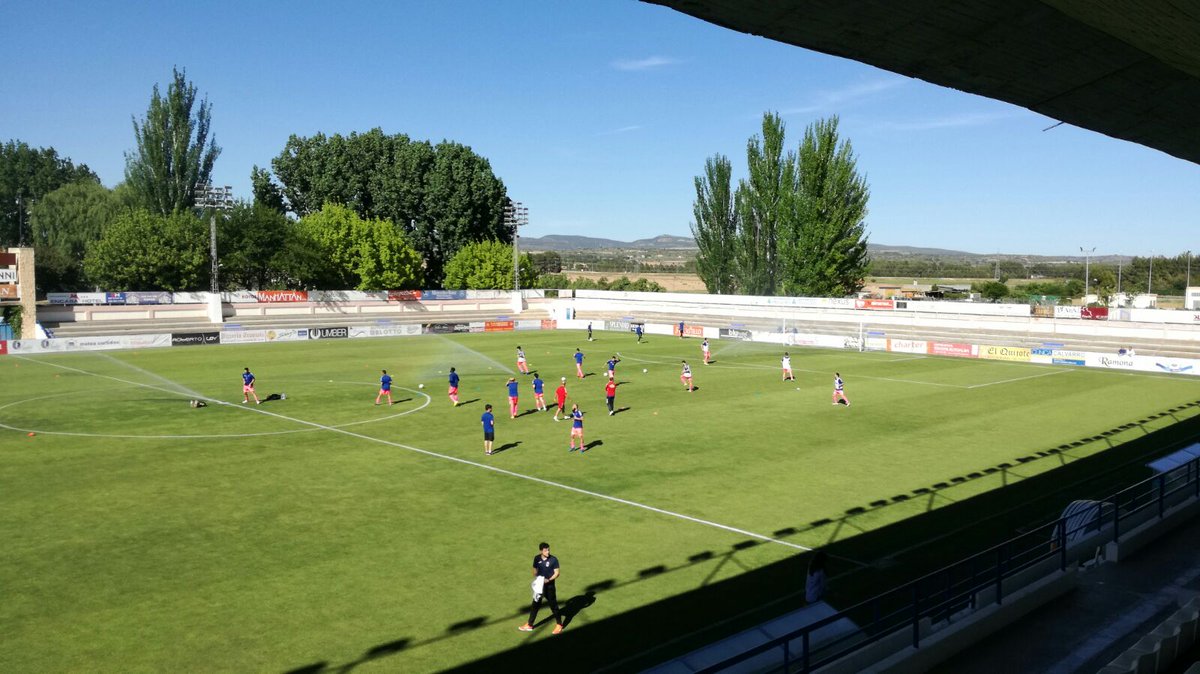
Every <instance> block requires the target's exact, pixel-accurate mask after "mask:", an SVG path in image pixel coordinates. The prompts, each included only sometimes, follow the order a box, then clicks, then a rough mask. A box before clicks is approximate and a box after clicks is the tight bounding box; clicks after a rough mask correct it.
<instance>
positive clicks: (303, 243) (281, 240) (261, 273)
mask: <svg viewBox="0 0 1200 674" xmlns="http://www.w3.org/2000/svg"><path fill="white" fill-rule="evenodd" d="M217 230H218V231H217V246H218V255H219V257H220V260H221V288H223V289H243V288H244V289H250V290H258V289H263V288H293V287H295V288H302V287H306V286H307V282H308V281H310V280H311V278H313V277H314V276H319V275H320V272H319V271H317V270H320V269H321V268H323V267H324V263H323V260H322V258H321V257H320V255H319V252H318V251H317V250H316V246H315V245H314V244H313V243H312V242H311V241H310V240H309V239H308V238H307V237H306V236H305V234H304V233H303V232H302V231H301V227H300V225H299V223H297V222H296V221H294V220H291V219H289V218H288V217H287V216H285V215H284V214H282V213H280V212H278V211H276V210H274V209H272V208H270V207H268V206H264V205H263V204H261V203H258V202H255V203H254V204H248V203H245V202H241V203H238V204H236V205H235V206H234V208H233V210H232V211H231V212H230V213H229V217H228V218H218V219H217Z"/></svg>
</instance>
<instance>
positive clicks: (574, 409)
mask: <svg viewBox="0 0 1200 674" xmlns="http://www.w3.org/2000/svg"><path fill="white" fill-rule="evenodd" d="M575 438H579V450H580V451H583V410H581V409H579V405H572V406H571V446H570V451H572V452H573V451H575Z"/></svg>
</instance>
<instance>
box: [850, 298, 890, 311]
mask: <svg viewBox="0 0 1200 674" xmlns="http://www.w3.org/2000/svg"><path fill="white" fill-rule="evenodd" d="M854 308H855V309H869V310H885V311H891V310H892V309H895V308H896V303H895V302H894V301H892V300H872V299H865V300H854Z"/></svg>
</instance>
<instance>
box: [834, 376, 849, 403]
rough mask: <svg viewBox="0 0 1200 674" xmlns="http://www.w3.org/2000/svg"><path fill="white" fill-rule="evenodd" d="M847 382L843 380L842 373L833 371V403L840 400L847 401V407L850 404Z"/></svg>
mask: <svg viewBox="0 0 1200 674" xmlns="http://www.w3.org/2000/svg"><path fill="white" fill-rule="evenodd" d="M845 387H846V382H844V381H842V375H841V374H840V373H838V372H834V373H833V404H834V405H836V404H838V403H839V402H843V403H846V407H849V406H850V399H849V398H847V397H846V391H845Z"/></svg>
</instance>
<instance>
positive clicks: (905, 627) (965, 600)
mask: <svg viewBox="0 0 1200 674" xmlns="http://www.w3.org/2000/svg"><path fill="white" fill-rule="evenodd" d="M1189 498H1196V499H1200V459H1192V460H1191V461H1189V462H1187V463H1186V464H1183V465H1181V466H1178V467H1176V468H1174V469H1172V470H1170V471H1168V472H1166V473H1161V474H1159V475H1156V476H1154V477H1152V478H1149V479H1147V480H1143V481H1142V482H1139V483H1137V484H1135V485H1133V486H1131V487H1128V488H1126V489H1122V490H1121V491H1119V492H1117V493H1116V494H1113V495H1112V496H1110V497H1109V498H1107V499H1104V500H1103V501H1101V502H1100V505H1101V507H1098V508H1096V509H1095V512H1096V517H1095V519H1090V518H1083V519H1082V521H1081V518H1070V517H1061V518H1059V519H1057V520H1055V521H1053V522H1050V523H1047V524H1044V525H1042V526H1039V527H1037V528H1035V529H1034V530H1032V531H1028V532H1026V533H1024V534H1021V535H1020V536H1017V537H1015V538H1011V539H1009V540H1007V541H1004V542H1003V543H1000V544H999V545H996V546H994V547H992V548H989V549H987V550H984V551H983V552H980V553H978V554H975V555H972V556H970V557H968V558H966V559H964V560H962V561H960V562H958V563H956V564H953V565H951V566H948V567H946V568H943V569H940V570H938V571H935V572H933V573H930V574H928V575H925V576H922V577H921V578H918V579H917V580H915V581H912V582H909V583H907V584H905V585H902V586H900V587H898V588H895V589H893V590H890V591H888V592H885V593H883V594H881V595H878V596H876V597H873V598H871V599H868V600H866V601H864V602H861V603H859V604H856V605H854V606H851V607H850V608H847V609H845V610H843V611H839V612H837V613H835V614H833V615H831V616H828V617H826V618H822V619H821V620H818V621H816V622H814V623H812V624H809V625H806V626H805V627H802V628H800V629H798V630H795V631H793V632H790V633H788V634H785V635H784V636H781V637H777V638H775V639H772V640H771V641H768V642H766V643H763V644H761V645H759V646H757V647H755V648H752V649H750V650H748V651H745V652H743V653H740V654H738V655H736V656H733V657H731V658H728V659H726V660H723V661H721V662H718V663H716V664H714V665H711V666H709V667H706V668H704V669H702V670H700V672H701V673H703V674H713V673H715V672H721V671H724V670H727V669H729V668H731V667H733V666H735V665H738V664H741V663H744V662H746V661H748V660H751V659H753V658H757V657H759V656H763V655H765V654H768V653H772V652H774V653H776V657H775V658H773V659H772V660H773V661H772V662H760V663H756V664H757V665H759V666H761V667H762V668H764V669H768V668H771V667H775V668H776V670H777V671H783V672H789V673H790V672H802V673H804V674H807V673H808V672H811V671H813V670H815V669H818V668H820V667H824V666H826V665H829V664H831V663H833V662H834V661H837V660H840V659H842V658H844V657H846V656H848V655H851V654H853V653H855V652H858V651H861V650H863V649H864V648H866V647H867V646H869V645H871V644H874V643H876V642H878V641H880V640H882V639H885V638H888V637H892V636H893V635H899V634H900V633H901V632H902V631H911V635H912V639H911V645H912V646H913V647H914V648H919V647H920V645H921V636H922V635H921V622H922V620H925V619H928V620H929V621H930V622H932V623H934V624H937V623H939V622H949V621H951V620H952V619H953V618H954V616H955V615H956V614H958V613H959V612H961V611H964V610H973V609H975V608H977V607H978V605H979V604H980V603H981V602H982V603H983V604H991V603H995V604H1003V603H1004V598H1005V596H1006V590H1008V592H1007V594H1011V592H1012V591H1014V590H1017V589H1020V588H1022V587H1025V586H1027V585H1028V584H1030V583H1031V582H1034V581H1036V580H1039V579H1041V578H1044V577H1045V576H1046V575H1048V574H1049V573H1050V572H1052V571H1054V570H1059V571H1065V570H1066V569H1067V567H1068V565H1069V564H1071V563H1072V562H1073V561H1077V560H1078V559H1080V558H1083V557H1091V554H1092V552H1093V551H1094V548H1093V546H1082V545H1076V544H1075V542H1074V541H1075V540H1076V539H1093V540H1108V537H1107V536H1103V537H1102V538H1100V536H1101V534H1104V533H1106V529H1108V528H1110V527H1111V529H1112V532H1111V534H1112V535H1111V540H1112V541H1113V542H1119V541H1120V538H1121V532H1122V530H1123V529H1122V527H1123V526H1124V527H1125V530H1128V529H1129V528H1130V527H1133V526H1137V525H1138V524H1141V523H1144V522H1145V521H1148V520H1150V519H1155V518H1157V519H1161V518H1162V517H1163V516H1164V515H1165V513H1166V511H1167V510H1168V509H1169V508H1170V507H1171V506H1173V505H1176V504H1178V503H1181V502H1183V501H1185V500H1187V499H1189ZM1069 520H1070V521H1072V522H1075V524H1074V525H1073V526H1072V525H1071V524H1070V523H1069ZM1131 521H1132V522H1133V524H1130V522H1131ZM1069 526H1070V527H1071V528H1070V529H1068V527H1069ZM1093 537H1096V538H1093ZM1079 542H1083V541H1082V540H1080V541H1079ZM1050 560H1053V561H1050ZM1035 567H1037V568H1036V570H1035ZM1027 571H1028V574H1026V573H1025V572H1027ZM1018 575H1023V576H1025V577H1023V578H1019V579H1016V580H1013V579H1014V577H1015V576H1018ZM1014 583H1015V585H1014ZM843 620H850V621H851V622H853V623H854V625H855V626H856V627H855V629H854V630H853V631H851V632H849V633H845V634H841V635H838V636H834V637H830V638H823V637H821V635H819V634H818V633H819V632H821V631H822V630H829V631H832V629H831V628H832V626H833V625H834V624H835V623H838V622H839V621H843ZM814 642H819V644H818V645H817V646H816V647H815V649H814V648H813V647H812V644H813V643H814ZM906 643H907V642H906Z"/></svg>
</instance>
